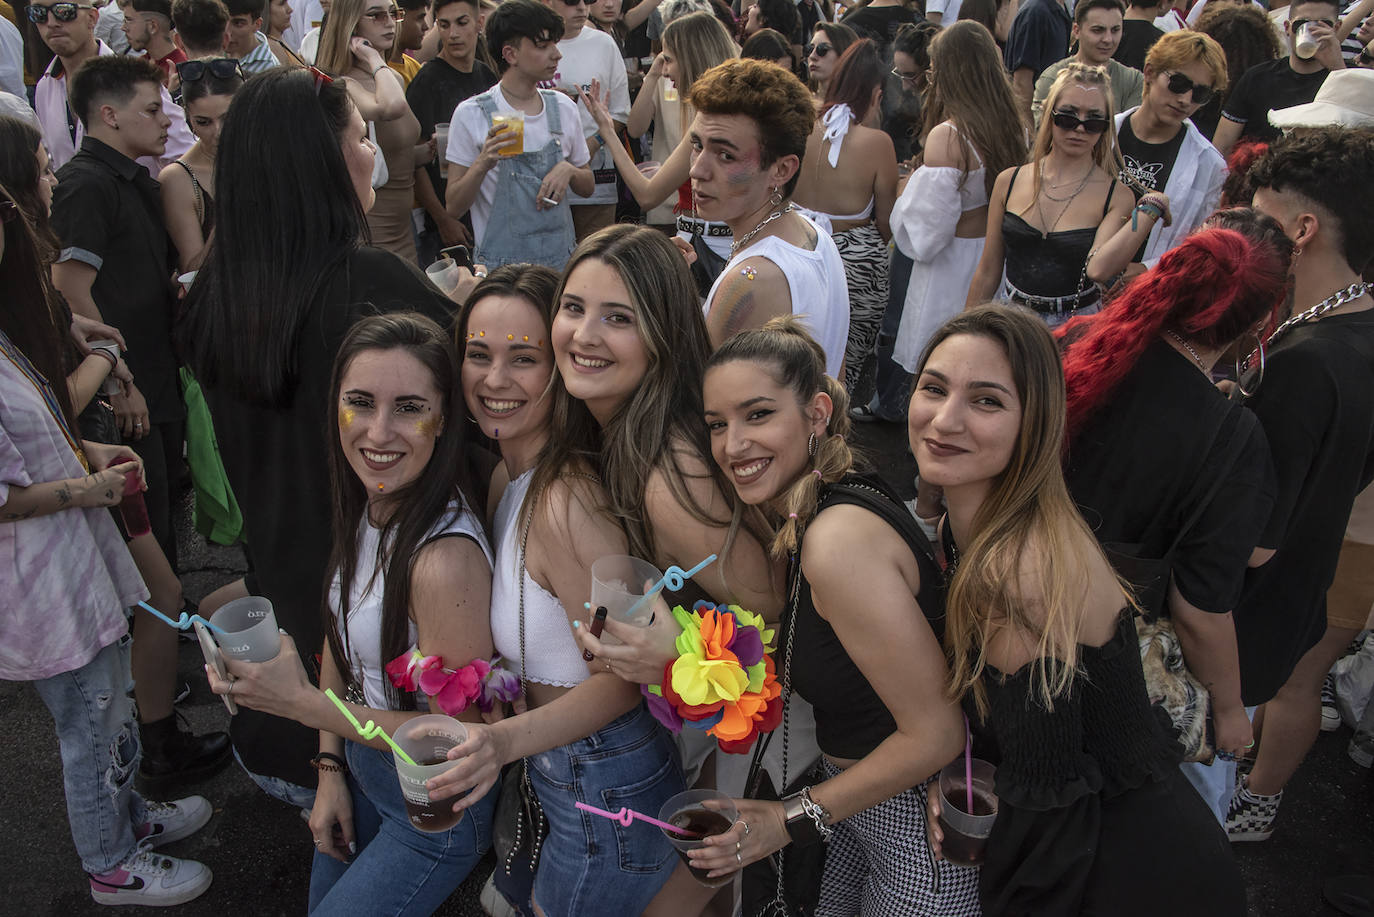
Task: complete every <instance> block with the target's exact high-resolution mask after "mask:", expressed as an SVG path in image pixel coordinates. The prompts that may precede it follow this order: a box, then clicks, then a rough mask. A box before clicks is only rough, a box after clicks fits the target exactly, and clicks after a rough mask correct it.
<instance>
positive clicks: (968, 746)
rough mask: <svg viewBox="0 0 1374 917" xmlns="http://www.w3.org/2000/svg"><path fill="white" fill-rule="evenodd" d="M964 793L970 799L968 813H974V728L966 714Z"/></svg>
mask: <svg viewBox="0 0 1374 917" xmlns="http://www.w3.org/2000/svg"><path fill="white" fill-rule="evenodd" d="M964 793H965V794H966V796H967V799H968V814H970V815H972V814H973V730H971V729H969V726H968V714H967V713H965V714H964Z"/></svg>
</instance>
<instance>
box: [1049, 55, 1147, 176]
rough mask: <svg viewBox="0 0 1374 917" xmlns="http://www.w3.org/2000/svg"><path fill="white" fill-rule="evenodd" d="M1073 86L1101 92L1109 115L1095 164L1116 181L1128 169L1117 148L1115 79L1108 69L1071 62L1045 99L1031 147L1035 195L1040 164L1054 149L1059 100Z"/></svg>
mask: <svg viewBox="0 0 1374 917" xmlns="http://www.w3.org/2000/svg"><path fill="white" fill-rule="evenodd" d="M1071 86H1086V87H1088V88H1090V89H1098V90H1100V91H1101V92H1102V96H1103V102H1102V107H1103V108H1104V109H1105V110H1106V112H1107V129H1106V130H1105V131H1103V132H1102V136H1101V137H1098V138H1097V143H1096V145H1094V146H1093V162H1095V163H1096V164H1097V165H1098V166H1099V167H1101V168H1102V169H1103V170H1105V171H1106V173H1107V175H1108V177H1110V178H1112V179H1115V178H1116V177H1117V176H1119V175H1121V174H1122V173H1123V172H1124V171H1125V169H1126V166H1125V163H1123V162H1122V161H1121V151H1120V150H1118V149H1117V148H1116V102H1115V100H1114V98H1113V96H1112V78H1111V75H1110V74H1109V73H1108V72H1107V68H1106V67H1093V66H1089V65H1088V64H1080V63H1079V62H1078V61H1072V62H1070V63H1069V64H1067V65H1066V66H1065V67H1064V69H1063V70H1060V71H1059V75H1058V76H1057V77H1055V78H1054V85H1052V86H1051V87H1050V91H1049V94H1048V95H1047V96H1045V107H1044V108H1043V109H1041V112H1042V113H1041V115H1040V127H1039V129H1038V130H1037V131H1036V133H1035V144H1034V145H1033V146H1032V148H1031V163H1032V166H1033V168H1034V169H1035V193H1036V195H1039V194H1040V188H1041V184H1042V176H1041V171H1040V164H1041V163H1042V162H1043V161H1044V159H1045V157H1046V156H1048V155H1049V153H1050V150H1052V149H1054V118H1053V117H1052V116H1053V114H1054V110H1055V108H1057V107H1058V105H1059V98H1060V96H1062V95H1063V94H1064V92H1065V91H1066V90H1068V89H1069V88H1070V87H1071Z"/></svg>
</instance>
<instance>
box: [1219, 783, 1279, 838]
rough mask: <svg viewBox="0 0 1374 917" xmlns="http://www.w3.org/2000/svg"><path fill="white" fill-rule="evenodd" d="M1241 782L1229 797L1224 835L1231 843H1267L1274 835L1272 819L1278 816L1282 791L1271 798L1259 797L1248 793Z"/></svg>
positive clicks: (1247, 789)
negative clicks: (1229, 804) (1229, 802)
mask: <svg viewBox="0 0 1374 917" xmlns="http://www.w3.org/2000/svg"><path fill="white" fill-rule="evenodd" d="M1247 782H1248V781H1245V780H1242V781H1241V784H1240V786H1238V787H1236V793H1235V795H1234V796H1232V797H1231V806H1230V808H1229V809H1227V811H1226V834H1227V836H1228V837H1229V838H1230V839H1231V843H1233V844H1235V843H1252V842H1255V841H1267V840H1269V835H1271V834H1273V833H1274V819H1275V818H1277V817H1278V814H1279V803H1280V802H1281V801H1283V791H1282V790H1280V791H1279V792H1277V793H1275V794H1274V795H1273V796H1260V795H1259V794H1257V793H1252V792H1250V789H1249V787H1248V786H1247V785H1246V784H1247Z"/></svg>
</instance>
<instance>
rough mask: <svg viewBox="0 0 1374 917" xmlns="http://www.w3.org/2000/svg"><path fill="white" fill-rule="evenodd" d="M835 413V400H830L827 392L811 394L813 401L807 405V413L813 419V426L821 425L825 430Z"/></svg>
mask: <svg viewBox="0 0 1374 917" xmlns="http://www.w3.org/2000/svg"><path fill="white" fill-rule="evenodd" d="M834 413H835V402H833V401H831V400H830V396H829V395H828V394H826V393H825V392H817V393H816V394H814V395H812V396H811V401H810V402H808V403H807V405H806V415H807V418H808V419H809V420H810V421H811V424H812V426H819V427H821V428H822V429H823V430H824V429H829V427H830V418H831V416H832V415H833V414H834Z"/></svg>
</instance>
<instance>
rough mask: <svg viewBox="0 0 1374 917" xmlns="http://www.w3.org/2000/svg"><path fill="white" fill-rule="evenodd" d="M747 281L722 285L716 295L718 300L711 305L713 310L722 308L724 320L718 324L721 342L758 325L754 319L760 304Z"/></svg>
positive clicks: (749, 282)
mask: <svg viewBox="0 0 1374 917" xmlns="http://www.w3.org/2000/svg"><path fill="white" fill-rule="evenodd" d="M751 283H752V281H748V282H746V283H733V282H732V283H726V284H724V285H722V286H721V289H720V292H719V293H718V294H717V295H716V301H715V302H714V303H713V304H712V305H711V311H712V312H715V311H716V310H717V309H719V310H721V313H720V314H721V316H722V318H723V321H721V322H719V323H718V324H717V327H719V328H720V329H721V331H720V342H718V343H724V342H725V341H726V340H728V339H729V338H731V337H732V336H734V335H735V334H738V333H739V332H741V331H744V330H745V329H746V328H752V327H754V326H755V325H756V322H755V321H754V309H755V308H756V307H757V305H758V300H757V298H756V297H755V296H754V291H753V290H751V289H750V288H749V284H751Z"/></svg>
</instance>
